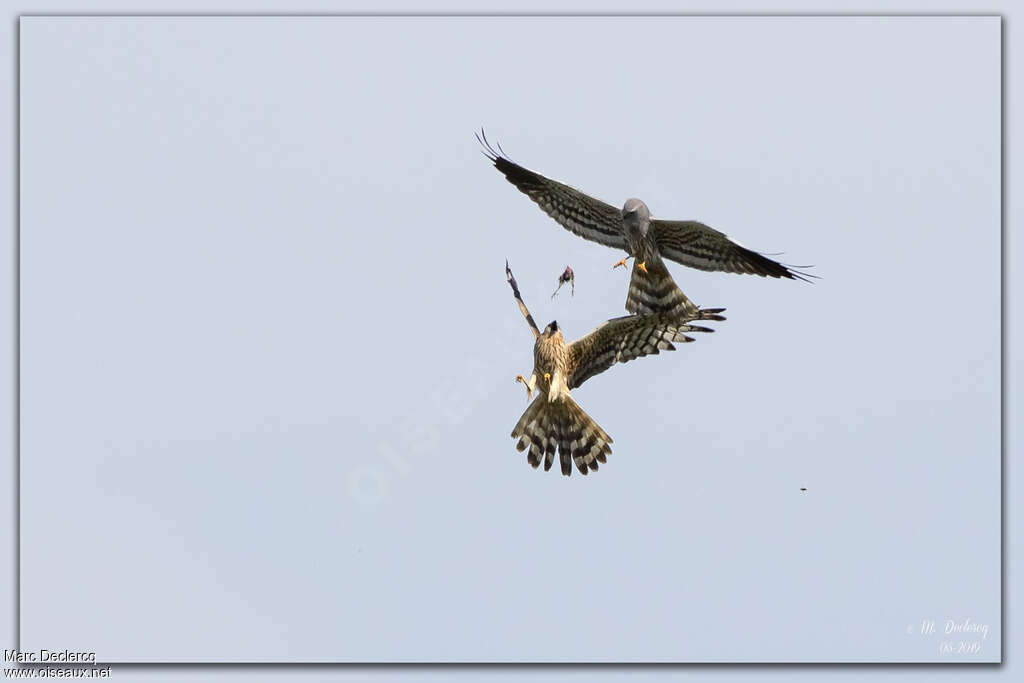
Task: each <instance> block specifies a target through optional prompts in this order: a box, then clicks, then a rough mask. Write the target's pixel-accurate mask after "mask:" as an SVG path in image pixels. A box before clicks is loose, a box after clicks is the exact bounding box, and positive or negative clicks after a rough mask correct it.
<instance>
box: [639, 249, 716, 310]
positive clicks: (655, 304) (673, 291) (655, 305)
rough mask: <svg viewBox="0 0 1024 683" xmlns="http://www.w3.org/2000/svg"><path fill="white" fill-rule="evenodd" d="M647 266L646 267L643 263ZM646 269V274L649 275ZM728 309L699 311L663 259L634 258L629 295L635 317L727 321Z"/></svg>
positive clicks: (654, 257) (655, 257)
mask: <svg viewBox="0 0 1024 683" xmlns="http://www.w3.org/2000/svg"><path fill="white" fill-rule="evenodd" d="M641 263H643V264H644V265H643V268H641V267H640V264H641ZM645 270H646V272H645ZM724 310H725V309H724V308H704V309H702V308H699V307H698V306H697V304H695V303H693V302H692V301H690V299H689V298H687V296H686V295H685V294H683V290H681V289H679V285H677V284H676V282H675V280H673V279H672V275H671V274H670V273H669V272H668V268H666V267H665V262H664V261H662V260H661V257H660V256H657V255H651V256H650V257H649V258H647V259H646V260H641V259H639V258H634V259H633V273H632V275H631V276H630V279H629V293H628V294H627V295H626V311H627V312H629V313H632V314H634V315H646V314H648V313H665V314H666V315H668V316H670V317H672V318H677V319H680V320H725V317H724V316H721V315H719V313H721V312H722V311H724Z"/></svg>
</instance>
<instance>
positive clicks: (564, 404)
mask: <svg viewBox="0 0 1024 683" xmlns="http://www.w3.org/2000/svg"><path fill="white" fill-rule="evenodd" d="M512 438H513V439H519V441H518V443H516V450H518V451H519V452H520V453H521V452H523V451H526V462H528V463H530V465H531V466H532V467H534V468H537V467H539V466H540V463H541V460H543V461H544V471H547V470H549V469H551V465H552V463H553V462H554V461H555V453H556V451H557V453H558V458H559V462H560V464H561V466H562V474H564V475H565V476H567V477H568V476H570V475H571V474H572V464H573V463H576V469H578V470H579V471H580V474H587V472H588V471H590V470H594V471H597V469H598V463H602V464H603V463H605V462H607V457H608V455H610V454H611V452H612V447H611V445H610V444H611V443H612V438H611V437H610V436H608V434H607V433H606V432H605V431H604V430H603V429H601V427H600V426H599V425H598V424H597V423H596V422H594V420H593V418H591V417H590V416H589V415H587V414H586V413H585V412H584V411H583V409H582V408H580V406H579V404H577V403H576V401H574V400H573V399H572V397H571V396H561V397H559V398H558V399H556V400H554V401H549V400H548V397H547V396H546V395H543V394H542V395H540V396H538V397H537V398H535V399H534V400H533V403H531V404H530V405H529V406H528V407H527V408H526V411H525V412H524V413H523V416H522V417H520V418H519V422H517V423H516V426H515V429H513V430H512Z"/></svg>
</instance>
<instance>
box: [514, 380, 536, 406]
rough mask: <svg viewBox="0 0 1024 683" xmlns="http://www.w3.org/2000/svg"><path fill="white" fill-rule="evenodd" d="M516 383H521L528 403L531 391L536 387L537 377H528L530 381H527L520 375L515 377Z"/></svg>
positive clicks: (531, 395)
mask: <svg viewBox="0 0 1024 683" xmlns="http://www.w3.org/2000/svg"><path fill="white" fill-rule="evenodd" d="M516 381H517V382H522V383H523V385H524V386H525V387H526V400H527V401H529V400H530V398H532V397H533V390H534V389H535V388H536V387H537V375H536V374H533V375H530V379H529V380H527V379H526V378H525V377H523V376H522V375H516Z"/></svg>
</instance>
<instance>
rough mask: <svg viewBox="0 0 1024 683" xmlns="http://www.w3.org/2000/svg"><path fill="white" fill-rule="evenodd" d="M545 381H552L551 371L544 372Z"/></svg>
mask: <svg viewBox="0 0 1024 683" xmlns="http://www.w3.org/2000/svg"><path fill="white" fill-rule="evenodd" d="M544 381H545V382H549V381H551V373H550V372H545V373H544Z"/></svg>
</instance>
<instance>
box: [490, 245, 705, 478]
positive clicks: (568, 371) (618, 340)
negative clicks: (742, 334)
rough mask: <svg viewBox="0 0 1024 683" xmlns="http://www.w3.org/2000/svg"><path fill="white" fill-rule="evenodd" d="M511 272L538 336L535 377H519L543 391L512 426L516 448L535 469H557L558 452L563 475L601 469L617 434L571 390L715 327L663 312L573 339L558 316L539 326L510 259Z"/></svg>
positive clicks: (520, 301)
mask: <svg viewBox="0 0 1024 683" xmlns="http://www.w3.org/2000/svg"><path fill="white" fill-rule="evenodd" d="M505 277H506V279H507V280H508V283H509V286H511V287H512V294H513V296H515V299H516V303H518V304H519V310H520V311H522V313H523V316H524V317H525V318H526V322H527V324H528V325H529V326H530V330H531V331H532V332H533V336H534V338H535V342H534V345H533V372H532V374H531V375H530V379H526V378H525V377H523V376H522V375H519V376H517V377H516V381H519V382H522V383H523V384H525V385H526V397H527V399H530V398H531V397H532V396H533V392H534V391H535V390H536V391H538V392H539V395H538V396H537V398H535V399H534V400H533V402H532V403H531V404H530V405H529V406H528V407H527V409H526V412H524V413H523V415H522V417H520V418H519V422H517V423H516V426H515V428H514V429H513V430H512V438H513V439H518V441H517V443H516V449H517V450H519V451H520V452H522V451H526V452H527V453H526V461H527V462H529V463H530V465H532V466H533V467H535V468H536V467H538V466H539V465H540V463H541V460H543V461H544V469H545V470H549V469H551V464H552V463H553V462H554V457H555V453H556V452H557V453H558V457H559V462H560V464H561V467H562V474H564V475H566V476H569V475H570V474H572V465H573V463H575V465H576V469H578V470H579V471H580V473H581V474H587V472H588V471H590V470H597V469H598V463H604V462H606V461H607V460H606V459H607V457H608V455H609V454H610V453H611V452H612V449H611V443H612V438H611V437H610V436H608V433H607V432H605V431H604V430H603V429H601V427H600V426H599V425H598V424H597V423H596V422H594V420H593V419H592V418H591V417H590V416H589V415H587V414H586V413H585V412H583V409H582V408H580V406H579V405H578V404H577V403H576V401H575V400H573V398H572V395H571V394H570V393H569V391H570V390H571V389H575V388H576V387H578V386H580V385H581V384H583V383H584V382H585V381H587V380H588V379H589V378H591V377H593V376H594V375H597V374H599V373H602V372H604V371H605V370H607V369H608V368H610V367H611V366H612V365H615V364H616V363H626V362H628V361H631V360H633V359H634V358H640V357H641V356H647V355H654V354H657V353H659V352H661V351H672V350H673V349H675V346H673V342H691V341H693V339H692V338H691V337H688V336H686V333H687V332H713V330H710V329H708V328H706V327H700V326H697V325H687V324H684V323H685V322H687V321H685V320H680V319H679V318H672V317H670V316H667V315H665V314H663V313H660V314H659V313H655V314H648V315H629V316H623V317H621V318H614V319H612V320H609V321H607V322H605V323H604V324H602V325H601V326H599V327H598V328H597V329H596V330H594V331H593V332H591V333H590V334H588V335H587V336H585V337H581V338H580V339H577V340H576V341H574V342H572V343H571V344H567V343H566V342H565V339H564V338H563V337H562V330H561V328H559V326H558V323H557V322H556V321H552V322H551V323H550V324H549V325H548V326H547V327H545V328H544V330H543V331H542V330H539V329H538V328H537V324H536V323H535V322H534V321H533V316H531V315H530V311H529V309H527V308H526V304H525V303H523V299H522V296H520V294H519V285H518V284H517V283H516V279H515V277H513V276H512V270H511V269H510V268H509V266H508V263H507V262H506V263H505Z"/></svg>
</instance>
